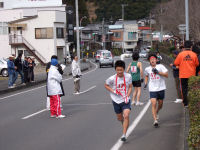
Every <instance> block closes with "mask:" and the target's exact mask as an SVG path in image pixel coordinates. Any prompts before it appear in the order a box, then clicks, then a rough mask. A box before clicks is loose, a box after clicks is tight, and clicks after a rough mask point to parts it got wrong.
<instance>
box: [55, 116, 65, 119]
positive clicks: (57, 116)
mask: <svg viewBox="0 0 200 150" xmlns="http://www.w3.org/2000/svg"><path fill="white" fill-rule="evenodd" d="M65 117H66V116H65V115H59V116H57V117H56V118H58V119H60V118H65Z"/></svg>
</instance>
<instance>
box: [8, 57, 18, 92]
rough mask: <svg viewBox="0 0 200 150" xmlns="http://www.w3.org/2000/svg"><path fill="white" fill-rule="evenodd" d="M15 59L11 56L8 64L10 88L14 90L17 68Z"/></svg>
mask: <svg viewBox="0 0 200 150" xmlns="http://www.w3.org/2000/svg"><path fill="white" fill-rule="evenodd" d="M13 61H14V57H13V56H10V57H9V60H8V62H7V65H8V88H14V87H15V85H14V76H15V70H16V69H17V67H16V66H15V64H14V62H13Z"/></svg>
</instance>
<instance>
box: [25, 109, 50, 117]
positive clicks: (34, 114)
mask: <svg viewBox="0 0 200 150" xmlns="http://www.w3.org/2000/svg"><path fill="white" fill-rule="evenodd" d="M45 111H47V109H43V110H40V111H38V112H36V113H33V114H31V115H28V116H26V117H23V118H22V119H28V118H31V117H33V116H36V115H38V114H40V113H42V112H45Z"/></svg>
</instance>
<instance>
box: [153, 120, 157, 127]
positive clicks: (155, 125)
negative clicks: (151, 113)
mask: <svg viewBox="0 0 200 150" xmlns="http://www.w3.org/2000/svg"><path fill="white" fill-rule="evenodd" d="M153 125H154V127H155V128H157V127H158V121H157V120H155V121H154V123H153Z"/></svg>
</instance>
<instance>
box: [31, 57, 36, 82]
mask: <svg viewBox="0 0 200 150" xmlns="http://www.w3.org/2000/svg"><path fill="white" fill-rule="evenodd" d="M35 66H36V64H35V58H32V67H31V69H32V71H31V73H32V76H31V77H32V78H31V81H32V82H35V75H34V68H35Z"/></svg>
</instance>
